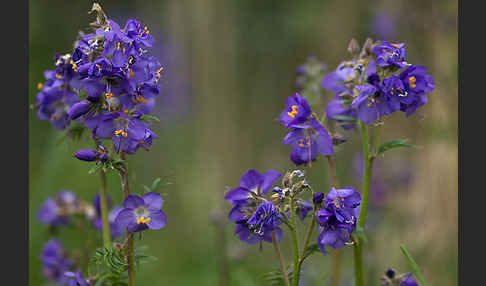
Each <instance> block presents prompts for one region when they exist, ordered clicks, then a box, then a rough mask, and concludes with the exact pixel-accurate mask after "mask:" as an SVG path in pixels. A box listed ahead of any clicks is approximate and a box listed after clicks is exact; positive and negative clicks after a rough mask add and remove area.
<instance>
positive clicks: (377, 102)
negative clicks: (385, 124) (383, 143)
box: [350, 84, 391, 124]
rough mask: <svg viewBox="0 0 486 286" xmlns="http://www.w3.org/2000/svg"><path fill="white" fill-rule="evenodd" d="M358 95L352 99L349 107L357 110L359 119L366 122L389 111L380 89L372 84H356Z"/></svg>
mask: <svg viewBox="0 0 486 286" xmlns="http://www.w3.org/2000/svg"><path fill="white" fill-rule="evenodd" d="M356 89H357V90H359V91H360V93H359V95H358V96H357V97H356V98H355V99H354V100H353V102H352V103H351V105H350V107H351V108H354V109H356V110H357V112H358V117H359V119H360V120H361V121H362V122H363V123H366V124H369V123H373V122H375V121H376V120H377V119H378V118H379V117H381V116H384V115H388V114H390V113H391V109H390V107H389V105H388V102H387V101H386V98H385V97H384V96H383V94H382V93H381V91H380V89H379V88H377V87H376V86H374V85H371V84H367V85H358V86H356Z"/></svg>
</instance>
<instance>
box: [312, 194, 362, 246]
mask: <svg viewBox="0 0 486 286" xmlns="http://www.w3.org/2000/svg"><path fill="white" fill-rule="evenodd" d="M360 204H361V195H360V194H359V192H357V191H356V190H354V189H353V188H343V189H335V188H331V191H330V192H329V193H328V194H327V196H326V199H325V201H324V208H322V209H320V210H318V211H317V213H316V219H317V222H318V223H319V225H320V227H319V228H320V233H319V236H318V241H317V243H318V245H319V248H320V249H321V251H322V252H323V253H324V254H326V250H325V248H324V246H326V245H327V246H331V247H332V248H335V249H339V248H343V247H344V246H346V244H348V243H349V242H350V238H351V233H352V232H353V231H354V230H355V228H356V223H357V220H358V218H359V206H360Z"/></svg>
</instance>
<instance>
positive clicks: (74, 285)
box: [64, 269, 90, 286]
mask: <svg viewBox="0 0 486 286" xmlns="http://www.w3.org/2000/svg"><path fill="white" fill-rule="evenodd" d="M64 276H66V277H68V278H69V286H90V284H89V283H88V281H86V279H84V277H83V274H81V271H79V269H78V270H76V273H74V272H65V273H64Z"/></svg>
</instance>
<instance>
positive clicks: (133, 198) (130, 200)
mask: <svg viewBox="0 0 486 286" xmlns="http://www.w3.org/2000/svg"><path fill="white" fill-rule="evenodd" d="M144 204H145V201H144V200H143V199H142V198H141V197H139V196H137V195H128V197H127V198H126V199H125V201H124V202H123V206H124V207H125V208H126V209H135V208H136V207H138V206H142V205H144Z"/></svg>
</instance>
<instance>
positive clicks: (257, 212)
mask: <svg viewBox="0 0 486 286" xmlns="http://www.w3.org/2000/svg"><path fill="white" fill-rule="evenodd" d="M280 176H281V174H280V173H279V172H277V171H274V170H270V171H267V172H265V173H263V174H260V173H259V172H258V171H256V170H248V171H247V172H246V173H245V174H243V176H241V179H240V186H239V187H237V188H235V189H232V190H230V191H229V192H228V193H227V194H226V196H225V199H226V200H227V201H228V202H230V203H231V204H232V205H233V208H232V209H231V211H230V213H229V215H228V218H229V219H230V220H231V221H233V222H234V223H235V224H236V229H235V234H238V236H239V238H240V240H241V241H244V242H246V243H250V244H254V243H257V242H259V241H262V240H264V241H267V242H271V241H272V237H271V234H272V232H275V235H276V237H277V239H278V240H280V239H281V238H282V230H281V229H280V227H279V225H280V224H281V221H280V219H281V218H282V216H281V214H280V213H279V210H278V209H277V207H276V206H275V205H274V204H273V203H272V202H271V201H269V200H267V199H266V198H265V195H266V194H267V192H268V190H269V189H270V188H271V187H272V186H273V184H275V182H276V181H277V180H278V179H279V178H280ZM279 218H280V219H279Z"/></svg>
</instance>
